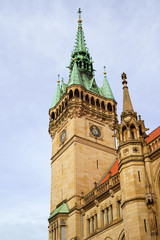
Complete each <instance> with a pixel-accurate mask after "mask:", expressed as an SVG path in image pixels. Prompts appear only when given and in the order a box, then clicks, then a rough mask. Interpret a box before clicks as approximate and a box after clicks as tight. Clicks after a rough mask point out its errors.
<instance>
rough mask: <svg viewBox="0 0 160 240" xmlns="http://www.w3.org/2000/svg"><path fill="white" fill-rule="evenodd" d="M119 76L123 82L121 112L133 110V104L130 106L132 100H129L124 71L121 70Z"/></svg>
mask: <svg viewBox="0 0 160 240" xmlns="http://www.w3.org/2000/svg"><path fill="white" fill-rule="evenodd" d="M121 78H122V80H123V81H122V84H123V112H127V111H133V106H132V102H131V99H130V95H129V91H128V87H127V80H126V79H127V75H126V73H124V72H123V73H122V75H121Z"/></svg>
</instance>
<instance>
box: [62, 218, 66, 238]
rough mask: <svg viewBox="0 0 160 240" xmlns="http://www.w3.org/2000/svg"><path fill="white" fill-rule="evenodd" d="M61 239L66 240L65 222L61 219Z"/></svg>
mask: <svg viewBox="0 0 160 240" xmlns="http://www.w3.org/2000/svg"><path fill="white" fill-rule="evenodd" d="M61 240H66V222H65V220H63V221H62V222H61Z"/></svg>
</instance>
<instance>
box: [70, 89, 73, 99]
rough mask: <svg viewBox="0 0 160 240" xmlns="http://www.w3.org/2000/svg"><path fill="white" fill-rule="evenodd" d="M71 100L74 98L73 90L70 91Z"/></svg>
mask: <svg viewBox="0 0 160 240" xmlns="http://www.w3.org/2000/svg"><path fill="white" fill-rule="evenodd" d="M71 98H73V91H72V90H70V91H69V99H71Z"/></svg>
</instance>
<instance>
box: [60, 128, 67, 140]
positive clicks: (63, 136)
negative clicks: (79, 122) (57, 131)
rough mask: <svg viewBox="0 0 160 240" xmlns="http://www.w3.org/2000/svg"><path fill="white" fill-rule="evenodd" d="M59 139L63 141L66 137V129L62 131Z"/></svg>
mask: <svg viewBox="0 0 160 240" xmlns="http://www.w3.org/2000/svg"><path fill="white" fill-rule="evenodd" d="M60 139H61V143H64V141H65V139H66V130H65V129H64V130H63V131H62V133H61V137H60Z"/></svg>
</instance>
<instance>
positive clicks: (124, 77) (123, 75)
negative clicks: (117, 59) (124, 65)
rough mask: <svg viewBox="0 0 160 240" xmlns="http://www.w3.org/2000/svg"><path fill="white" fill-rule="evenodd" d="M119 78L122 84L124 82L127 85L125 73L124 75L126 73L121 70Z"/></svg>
mask: <svg viewBox="0 0 160 240" xmlns="http://www.w3.org/2000/svg"><path fill="white" fill-rule="evenodd" d="M121 78H122V80H123V81H122V84H123V85H124V84H126V85H127V80H126V79H127V75H126V73H125V72H123V73H122V75H121Z"/></svg>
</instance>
